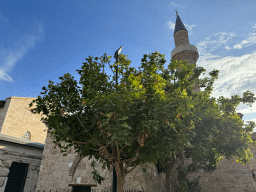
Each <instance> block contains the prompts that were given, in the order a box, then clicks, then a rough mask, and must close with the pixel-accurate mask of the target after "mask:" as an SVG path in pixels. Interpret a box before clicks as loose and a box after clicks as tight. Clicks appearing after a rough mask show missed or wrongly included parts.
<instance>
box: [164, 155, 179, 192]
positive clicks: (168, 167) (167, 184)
mask: <svg viewBox="0 0 256 192" xmlns="http://www.w3.org/2000/svg"><path fill="white" fill-rule="evenodd" d="M181 155H182V152H180V153H178V155H177V157H175V156H174V155H173V156H172V158H173V160H172V161H171V163H170V164H167V165H166V166H165V183H164V186H165V191H166V192H171V187H170V186H171V185H170V177H171V170H172V169H173V167H174V165H175V164H176V162H177V161H178V160H179V158H180V157H181ZM172 187H173V186H172Z"/></svg>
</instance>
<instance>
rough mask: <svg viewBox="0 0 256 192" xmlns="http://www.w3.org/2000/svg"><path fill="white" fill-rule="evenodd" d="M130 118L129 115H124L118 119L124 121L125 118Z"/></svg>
mask: <svg viewBox="0 0 256 192" xmlns="http://www.w3.org/2000/svg"><path fill="white" fill-rule="evenodd" d="M128 118H129V117H128V116H124V117H122V118H119V119H118V121H123V120H126V119H128Z"/></svg>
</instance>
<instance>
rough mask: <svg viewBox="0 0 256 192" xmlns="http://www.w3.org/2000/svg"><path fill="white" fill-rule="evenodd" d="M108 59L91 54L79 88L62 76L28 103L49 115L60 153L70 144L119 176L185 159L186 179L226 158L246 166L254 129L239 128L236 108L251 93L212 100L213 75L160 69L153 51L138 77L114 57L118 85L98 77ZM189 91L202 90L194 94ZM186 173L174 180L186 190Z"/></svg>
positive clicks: (181, 66) (178, 65)
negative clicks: (147, 165)
mask: <svg viewBox="0 0 256 192" xmlns="http://www.w3.org/2000/svg"><path fill="white" fill-rule="evenodd" d="M110 58H111V56H108V58H107V59H106V60H104V59H103V57H100V58H97V57H95V58H94V59H93V57H90V56H89V58H87V59H86V62H85V63H83V65H82V67H81V70H77V72H78V73H79V75H80V76H81V77H80V81H79V84H81V85H82V87H79V86H78V85H77V82H76V81H75V80H74V77H71V75H70V74H69V73H67V74H64V76H63V77H60V78H59V79H60V80H61V82H60V83H57V85H54V84H53V82H52V81H49V85H48V88H46V87H43V88H42V89H43V91H44V92H42V93H41V94H42V95H44V96H43V98H42V97H41V96H38V98H37V99H36V100H33V101H32V102H31V103H30V104H29V106H30V107H31V106H32V104H33V103H36V109H35V110H36V112H37V113H41V112H42V113H43V114H44V115H45V116H46V117H43V118H42V120H44V121H45V123H46V124H47V125H48V132H49V133H50V134H51V136H52V138H53V143H55V145H56V146H58V147H59V148H60V151H61V153H64V155H65V153H66V152H67V150H68V148H69V147H71V146H74V148H75V152H76V153H78V154H80V155H81V156H89V159H90V158H91V157H92V156H94V157H95V158H96V160H97V161H99V162H101V163H103V167H102V168H103V169H105V166H107V168H108V169H109V168H110V165H111V164H112V165H114V166H116V165H115V162H117V161H118V162H119V165H120V166H119V168H120V170H121V171H122V175H126V174H128V173H129V172H130V171H128V169H127V168H128V167H132V168H134V167H136V166H137V165H142V164H144V163H146V162H153V163H154V164H155V165H156V164H157V163H158V162H161V164H162V167H165V169H166V165H168V164H170V163H171V162H176V157H177V158H178V157H181V158H182V154H185V156H186V157H187V158H188V157H192V160H193V162H192V164H190V165H189V166H188V167H187V169H186V174H187V173H190V172H194V171H196V170H199V169H204V170H205V171H206V172H212V171H213V170H214V169H216V167H217V164H218V163H219V160H220V159H221V158H222V156H223V155H225V156H227V157H228V158H229V157H231V156H233V155H234V156H236V157H237V161H238V162H240V163H246V162H249V160H250V158H251V156H252V155H251V154H250V152H249V150H248V144H249V143H252V144H253V145H254V146H256V143H255V142H253V141H252V140H251V132H252V130H253V127H254V126H255V125H254V124H253V122H250V123H249V124H248V125H246V127H245V128H243V127H242V126H243V125H244V123H243V121H242V120H241V119H240V118H239V116H238V115H237V114H236V112H235V108H236V107H237V106H238V105H239V104H240V103H241V102H243V103H249V104H252V103H254V101H255V97H254V94H253V93H251V92H250V91H247V92H245V93H244V95H243V98H240V97H239V96H237V95H235V96H232V97H231V99H227V98H224V97H220V98H219V99H218V100H217V102H216V99H215V98H210V94H211V91H212V85H213V83H214V80H215V79H217V78H218V70H213V71H212V72H210V73H209V75H210V76H211V78H204V79H199V76H200V74H201V73H202V72H205V71H206V70H205V69H204V68H202V67H198V68H195V65H187V63H186V62H185V61H180V62H177V61H175V60H172V61H171V63H170V64H169V65H168V67H167V69H164V64H165V62H166V60H165V59H164V55H161V54H160V53H158V52H155V53H152V54H149V55H146V54H145V55H144V56H143V59H142V60H141V61H142V64H141V67H139V69H140V70H139V71H137V70H136V69H134V68H133V67H129V65H130V61H129V60H128V59H126V58H127V56H124V55H122V54H121V55H119V63H114V64H113V65H110V68H111V69H114V71H113V70H112V71H113V72H115V69H116V65H117V64H118V65H119V66H120V65H122V67H123V71H121V68H120V67H119V68H118V75H120V74H122V75H123V78H122V79H121V80H119V84H118V85H115V79H116V76H115V75H114V76H113V81H109V79H110V78H109V77H108V76H107V75H106V74H105V73H104V72H103V71H101V69H102V68H103V64H104V63H106V62H108V63H109V62H110V61H109V60H110ZM114 74H115V73H114ZM194 85H197V86H199V87H201V88H202V87H204V88H205V89H204V91H201V92H199V93H195V92H194V91H193V88H194ZM63 142H64V143H66V144H67V145H66V146H65V145H63V144H62V143H63ZM123 163H124V164H125V167H124V168H123V167H122V166H123ZM92 166H94V164H92ZM117 168H118V167H117ZM129 169H130V168H129ZM181 169H182V170H183V168H181ZM116 170H117V169H116ZM184 170H185V169H184ZM183 172H184V171H183ZM183 172H182V171H180V175H181V176H179V180H180V187H181V188H182V190H183V191H184V190H186V188H188V187H189V186H190V184H189V182H187V180H186V178H185V177H186V174H184V173H183ZM92 174H93V175H94V177H93V178H94V180H95V181H96V182H98V183H101V181H102V180H104V178H103V177H101V176H100V175H99V174H98V172H97V171H96V170H94V171H93V172H92ZM191 185H192V184H191Z"/></svg>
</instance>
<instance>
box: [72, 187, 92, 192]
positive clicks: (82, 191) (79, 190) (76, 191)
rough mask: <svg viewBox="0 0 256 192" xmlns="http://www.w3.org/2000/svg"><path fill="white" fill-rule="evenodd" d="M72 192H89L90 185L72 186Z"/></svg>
mask: <svg viewBox="0 0 256 192" xmlns="http://www.w3.org/2000/svg"><path fill="white" fill-rule="evenodd" d="M72 192H91V186H73V190H72Z"/></svg>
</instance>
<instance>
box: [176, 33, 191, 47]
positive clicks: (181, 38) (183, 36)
mask: <svg viewBox="0 0 256 192" xmlns="http://www.w3.org/2000/svg"><path fill="white" fill-rule="evenodd" d="M174 41H175V47H178V46H180V45H185V44H189V38H188V32H187V31H185V30H180V31H177V32H176V33H175V34H174Z"/></svg>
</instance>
